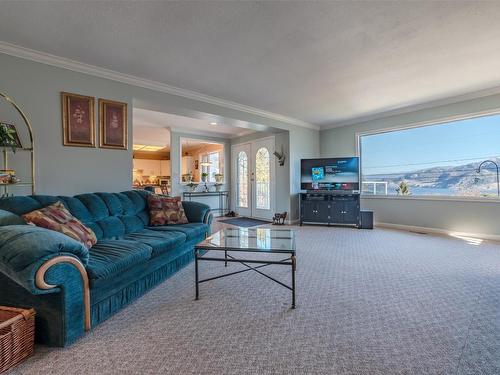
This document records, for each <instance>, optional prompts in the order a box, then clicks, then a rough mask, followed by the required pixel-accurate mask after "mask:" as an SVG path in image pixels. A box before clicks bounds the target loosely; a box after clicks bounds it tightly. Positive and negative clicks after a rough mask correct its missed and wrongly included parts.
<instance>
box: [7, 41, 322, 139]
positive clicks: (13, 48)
mask: <svg viewBox="0 0 500 375" xmlns="http://www.w3.org/2000/svg"><path fill="white" fill-rule="evenodd" d="M0 53H3V54H6V55H10V56H15V57H19V58H22V59H25V60H31V61H35V62H39V63H42V64H46V65H51V66H55V67H58V68H63V69H67V70H71V71H74V72H78V73H84V74H89V75H92V76H96V77H100V78H105V79H109V80H112V81H117V82H121V83H125V84H128V85H132V86H137V87H142V88H146V89H150V90H154V91H158V92H163V93H166V94H172V95H176V96H180V97H183V98H187V99H192V100H197V101H200V102H204V103H208V104H213V105H217V106H220V107H223V108H228V109H232V110H236V111H240V112H244V113H248V114H252V115H256V116H260V117H263V118H267V119H269V120H274V121H279V122H283V123H286V124H289V125H294V126H299V127H303V128H309V129H314V130H319V129H320V127H319V126H317V125H314V124H310V123H308V122H305V121H302V120H298V119H295V118H292V117H288V116H285V115H280V114H278V113H273V112H268V111H264V110H261V109H258V108H255V107H250V106H247V105H244V104H240V103H236V102H232V101H230V100H225V99H220V98H217V97H214V96H210V95H205V94H202V93H199V92H196V91H191V90H186V89H182V88H179V87H175V86H170V85H167V84H166V83H161V82H156V81H152V80H149V79H145V78H140V77H136V76H133V75H130V74H125V73H120V72H117V71H114V70H111V69H106V68H101V67H98V66H95V65H90V64H85V63H82V62H79V61H76V60H71V59H67V58H65V57H61V56H56V55H52V54H50V53H46V52H41V51H37V50H33V49H30V48H25V47H21V46H18V45H15V44H11V43H7V42H4V41H0Z"/></svg>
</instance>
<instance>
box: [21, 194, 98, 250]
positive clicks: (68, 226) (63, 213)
mask: <svg viewBox="0 0 500 375" xmlns="http://www.w3.org/2000/svg"><path fill="white" fill-rule="evenodd" d="M23 219H24V220H26V222H27V223H28V224H32V225H36V226H37V227H42V228H46V229H50V230H55V231H56V232H60V233H63V234H65V235H66V236H68V237H71V238H73V239H75V240H77V241H79V242H81V243H82V244H83V245H84V246H85V247H86V248H87V249H90V248H91V247H92V246H93V245H95V243H96V242H97V238H96V236H95V233H94V231H93V230H92V229H90V228H88V227H86V226H85V225H83V223H82V222H81V221H80V220H78V219H77V218H76V217H74V216H73V215H71V213H70V212H69V211H68V210H67V209H66V207H64V205H63V204H62V203H61V202H56V203H54V204H51V205H50V206H47V207H45V208H41V209H39V210H35V211H31V212H28V213H27V214H24V215H23Z"/></svg>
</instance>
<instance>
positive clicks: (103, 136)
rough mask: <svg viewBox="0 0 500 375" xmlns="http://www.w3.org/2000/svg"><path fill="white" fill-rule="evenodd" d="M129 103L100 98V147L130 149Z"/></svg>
mask: <svg viewBox="0 0 500 375" xmlns="http://www.w3.org/2000/svg"><path fill="white" fill-rule="evenodd" d="M127 117H128V110H127V103H123V102H117V101H114V100H108V99H99V124H100V127H99V147H101V148H111V149H116V150H127V149H128V119H127Z"/></svg>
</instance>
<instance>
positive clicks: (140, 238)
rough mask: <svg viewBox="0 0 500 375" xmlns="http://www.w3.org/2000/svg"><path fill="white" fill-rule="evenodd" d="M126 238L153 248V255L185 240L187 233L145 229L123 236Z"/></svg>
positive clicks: (161, 252)
mask: <svg viewBox="0 0 500 375" xmlns="http://www.w3.org/2000/svg"><path fill="white" fill-rule="evenodd" d="M123 238H124V239H126V240H132V241H137V242H140V243H143V244H146V245H148V246H151V247H152V248H153V253H152V257H155V256H158V255H160V254H163V253H165V252H166V251H169V250H171V249H173V248H175V247H177V246H179V245H181V244H183V243H184V242H186V235H185V234H184V233H181V232H159V231H153V230H149V229H143V230H141V231H139V232H134V233H129V234H127V235H125V236H124V237H123Z"/></svg>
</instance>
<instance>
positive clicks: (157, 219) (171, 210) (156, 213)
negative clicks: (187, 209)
mask: <svg viewBox="0 0 500 375" xmlns="http://www.w3.org/2000/svg"><path fill="white" fill-rule="evenodd" d="M148 206H149V224H150V225H152V226H158V225H165V224H186V223H188V219H187V217H186V214H185V213H184V208H183V207H182V202H181V197H165V196H163V195H156V194H151V195H149V196H148Z"/></svg>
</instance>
